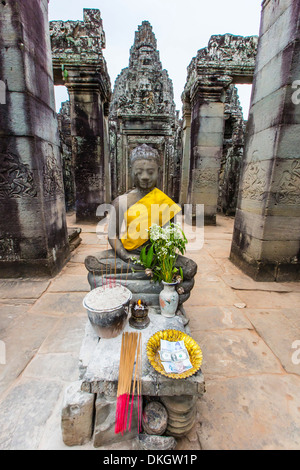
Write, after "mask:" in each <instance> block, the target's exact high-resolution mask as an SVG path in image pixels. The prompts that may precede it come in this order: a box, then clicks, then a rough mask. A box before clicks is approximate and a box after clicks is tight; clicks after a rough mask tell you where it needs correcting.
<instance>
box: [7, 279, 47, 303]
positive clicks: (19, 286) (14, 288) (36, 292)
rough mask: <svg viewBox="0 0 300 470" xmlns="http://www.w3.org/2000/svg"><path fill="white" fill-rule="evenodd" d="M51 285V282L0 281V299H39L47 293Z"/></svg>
mask: <svg viewBox="0 0 300 470" xmlns="http://www.w3.org/2000/svg"><path fill="white" fill-rule="evenodd" d="M49 283H50V281H49V280H40V281H39V280H36V281H33V280H22V279H20V280H19V279H8V280H2V281H0V298H1V299H38V298H39V297H40V296H41V295H42V294H43V292H45V291H46V289H47V287H48V285H49Z"/></svg>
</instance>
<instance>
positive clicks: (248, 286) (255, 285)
mask: <svg viewBox="0 0 300 470" xmlns="http://www.w3.org/2000/svg"><path fill="white" fill-rule="evenodd" d="M221 277H222V280H223V281H224V282H225V284H227V286H229V287H231V288H232V289H236V290H255V291H266V292H267V291H268V292H300V285H299V284H298V283H296V282H284V283H280V282H256V281H254V280H253V279H251V278H250V277H248V276H246V275H245V274H241V273H240V274H237V275H231V274H223V275H222V276H221Z"/></svg>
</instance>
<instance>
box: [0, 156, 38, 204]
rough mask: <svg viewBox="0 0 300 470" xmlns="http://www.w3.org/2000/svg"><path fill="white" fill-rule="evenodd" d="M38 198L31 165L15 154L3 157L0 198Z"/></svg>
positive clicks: (0, 175) (0, 172)
mask: <svg viewBox="0 0 300 470" xmlns="http://www.w3.org/2000/svg"><path fill="white" fill-rule="evenodd" d="M25 196H28V197H36V196H37V189H36V185H35V182H34V178H33V172H32V171H31V170H30V168H29V165H26V164H24V163H22V162H21V160H20V157H19V156H17V155H15V154H6V155H4V154H2V155H1V168H0V198H1V199H5V198H21V197H25Z"/></svg>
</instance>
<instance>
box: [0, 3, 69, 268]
mask: <svg viewBox="0 0 300 470" xmlns="http://www.w3.org/2000/svg"><path fill="white" fill-rule="evenodd" d="M0 50H1V51H2V52H4V53H3V54H1V58H0V79H1V80H2V81H3V82H5V84H6V100H5V101H6V103H5V104H2V105H0V129H1V132H0V134H1V135H0V276H1V277H15V276H20V275H21V276H39V275H52V274H55V273H56V272H57V271H58V270H59V269H60V268H61V267H62V265H63V263H64V262H65V260H66V259H67V257H68V254H69V244H68V235H67V227H66V218H65V202H64V189H63V180H62V168H61V157H60V150H59V145H60V144H59V135H58V123H57V118H56V113H55V105H54V86H53V75H52V60H51V48H50V40H49V29H48V1H47V0H28V1H26V2H19V1H17V0H10V1H6V2H4V1H3V2H1V3H0Z"/></svg>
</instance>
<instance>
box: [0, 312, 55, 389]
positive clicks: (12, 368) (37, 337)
mask: <svg viewBox="0 0 300 470" xmlns="http://www.w3.org/2000/svg"><path fill="white" fill-rule="evenodd" d="M56 321H57V319H56V318H53V317H48V316H46V315H29V314H27V315H22V317H21V318H17V319H16V320H15V322H14V323H12V324H11V325H10V327H9V328H8V329H7V330H5V332H4V334H3V335H2V336H1V338H0V339H1V340H2V341H3V342H4V344H5V350H6V354H5V356H6V358H5V362H6V363H5V364H1V365H0V394H1V393H2V392H3V391H4V390H6V389H7V388H8V387H9V386H10V385H11V384H12V383H13V381H14V380H15V379H17V377H18V376H19V375H20V374H21V372H22V371H23V370H24V369H25V368H26V366H27V365H28V364H29V362H30V361H31V360H32V358H33V357H34V356H35V354H36V352H37V350H38V349H39V347H40V346H41V344H42V342H43V341H44V339H45V338H46V337H47V336H48V334H49V333H50V332H51V330H52V329H53V327H54V325H55V323H56Z"/></svg>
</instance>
